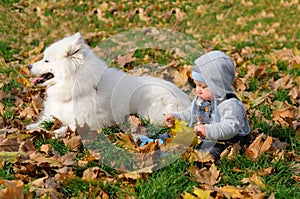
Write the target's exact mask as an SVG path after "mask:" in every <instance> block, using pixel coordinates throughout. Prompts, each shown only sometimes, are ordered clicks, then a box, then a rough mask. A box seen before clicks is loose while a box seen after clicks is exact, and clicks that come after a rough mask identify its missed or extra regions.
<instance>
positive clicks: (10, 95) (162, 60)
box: [0, 0, 300, 198]
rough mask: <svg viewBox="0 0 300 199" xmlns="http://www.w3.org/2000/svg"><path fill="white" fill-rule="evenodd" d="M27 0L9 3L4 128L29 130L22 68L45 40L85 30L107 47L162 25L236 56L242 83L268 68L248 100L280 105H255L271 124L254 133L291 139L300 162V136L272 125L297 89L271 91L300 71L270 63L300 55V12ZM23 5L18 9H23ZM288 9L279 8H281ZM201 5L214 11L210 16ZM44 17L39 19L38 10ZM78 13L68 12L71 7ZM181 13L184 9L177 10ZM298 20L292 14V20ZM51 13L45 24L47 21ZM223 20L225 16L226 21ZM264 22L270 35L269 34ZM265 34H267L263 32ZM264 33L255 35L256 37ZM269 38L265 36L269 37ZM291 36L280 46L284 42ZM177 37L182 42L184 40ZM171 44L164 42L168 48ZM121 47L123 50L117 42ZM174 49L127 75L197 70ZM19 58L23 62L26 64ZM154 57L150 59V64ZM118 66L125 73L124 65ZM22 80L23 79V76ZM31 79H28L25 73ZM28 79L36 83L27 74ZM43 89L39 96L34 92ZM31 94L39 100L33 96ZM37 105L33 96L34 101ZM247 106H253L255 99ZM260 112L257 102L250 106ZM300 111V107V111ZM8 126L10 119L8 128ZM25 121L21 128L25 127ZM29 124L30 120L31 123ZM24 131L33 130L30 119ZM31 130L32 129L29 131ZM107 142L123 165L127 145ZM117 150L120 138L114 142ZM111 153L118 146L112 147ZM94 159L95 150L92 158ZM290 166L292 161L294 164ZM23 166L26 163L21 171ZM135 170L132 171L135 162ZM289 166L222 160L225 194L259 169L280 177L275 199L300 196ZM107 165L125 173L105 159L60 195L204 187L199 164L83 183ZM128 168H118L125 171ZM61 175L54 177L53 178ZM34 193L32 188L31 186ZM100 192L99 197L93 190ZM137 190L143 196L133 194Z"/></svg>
mask: <svg viewBox="0 0 300 199" xmlns="http://www.w3.org/2000/svg"><path fill="white" fill-rule="evenodd" d="M24 2H26V1H17V0H1V3H0V11H1V13H2V15H1V16H0V26H1V30H0V36H1V37H0V57H3V58H4V61H5V63H3V64H2V63H1V65H0V75H1V83H0V85H1V90H2V91H3V92H4V94H5V95H4V97H3V98H2V99H1V103H2V105H3V106H4V110H3V114H2V115H1V117H2V118H0V119H4V122H3V123H0V125H1V128H18V129H19V128H22V127H20V126H18V125H17V126H14V125H12V124H14V123H17V122H16V121H18V120H19V116H18V114H19V110H18V107H16V105H15V102H16V95H17V97H21V98H22V99H23V100H24V103H23V104H22V107H24V106H26V105H28V103H29V101H28V96H25V94H24V92H25V91H26V89H25V86H24V85H22V84H21V83H19V81H17V80H16V79H17V78H18V77H19V73H20V72H21V71H20V66H26V65H28V64H30V63H31V62H34V61H36V59H37V58H36V57H35V56H38V55H39V53H38V54H36V53H35V51H34V49H35V47H37V46H38V45H39V44H40V42H44V43H45V46H48V45H49V44H51V43H52V42H54V41H56V40H58V39H60V38H62V37H64V36H66V35H70V34H72V33H75V32H77V31H79V32H81V34H82V35H83V36H84V38H85V39H86V41H87V43H88V44H89V45H91V46H92V47H96V46H98V45H99V44H100V43H101V42H102V41H105V40H106V39H107V38H110V37H111V36H113V35H114V34H117V33H120V32H123V31H126V30H130V29H135V28H141V27H162V28H170V29H173V30H176V31H179V32H182V33H185V34H187V35H188V36H189V37H191V38H193V39H195V40H196V41H197V42H198V43H199V44H200V45H201V46H203V48H205V49H206V50H211V49H219V50H224V51H225V52H228V54H231V55H234V54H235V53H239V54H240V55H241V56H242V58H243V61H242V63H241V64H240V65H238V66H237V70H238V72H239V75H238V77H245V76H246V74H247V73H248V71H247V66H248V64H253V65H255V67H261V66H264V65H265V66H266V67H267V68H266V74H265V75H262V76H260V77H250V80H249V84H248V85H247V86H248V89H247V90H246V92H252V93H254V92H256V91H257V90H258V91H259V92H258V95H259V96H261V95H262V94H264V93H265V94H266V93H269V94H271V95H272V96H274V97H272V98H271V99H270V100H271V102H268V104H267V103H264V104H261V105H259V106H257V107H251V106H250V110H249V112H251V113H253V112H254V111H255V109H257V110H259V111H261V112H262V113H263V114H264V117H265V119H266V120H267V121H264V119H262V118H257V117H256V116H254V115H249V121H250V123H251V127H252V129H259V130H260V132H263V133H265V134H267V135H272V136H274V137H277V138H279V139H280V140H281V141H284V142H287V143H288V144H289V146H288V147H286V149H285V150H286V151H295V153H297V154H299V151H300V144H299V140H297V139H296V138H295V134H296V132H295V130H294V129H292V128H291V127H287V126H279V125H275V124H274V123H272V106H271V104H269V103H273V102H274V101H281V102H287V103H290V104H291V101H290V99H289V96H288V93H289V89H283V88H281V89H279V90H277V91H272V90H271V89H270V88H269V87H268V86H267V83H268V81H270V80H271V78H274V80H277V79H279V78H281V77H282V75H283V74H290V75H291V76H293V77H294V78H295V77H297V76H299V75H300V72H299V64H298V65H297V64H293V65H292V64H291V63H290V61H291V60H288V61H286V60H281V59H278V60H276V61H275V62H274V60H273V59H272V60H271V59H270V53H271V52H272V51H273V50H275V49H278V50H281V49H283V48H284V47H286V48H289V49H293V48H294V47H297V48H298V49H299V48H300V40H299V38H300V32H299V30H298V29H299V28H298V24H299V22H298V18H299V16H298V15H299V10H298V6H299V5H292V6H290V7H289V6H284V5H281V4H279V2H271V1H253V5H242V3H241V2H240V1H237V0H233V1H210V0H204V1H202V2H201V4H200V3H199V2H197V1H195V2H193V1H175V0H174V1H154V0H151V1H144V2H143V3H142V4H141V3H139V2H140V1H123V0H122V1H117V0H112V1H108V2H107V3H108V8H107V9H103V10H102V14H103V15H102V17H103V18H101V17H99V14H100V13H99V11H95V10H96V9H98V8H100V7H101V5H102V4H103V1H89V2H88V3H86V2H83V3H82V2H81V3H74V2H72V1H65V0H62V1H59V2H57V3H56V4H55V5H54V4H49V3H45V4H43V5H42V4H41V2H40V1H36V0H33V1H30V4H29V5H26V4H25V3H24ZM15 3H17V4H16V5H17V6H13V4H15ZM277 3H278V5H275V4H277ZM201 6H205V7H203V8H201ZM37 8H38V9H40V10H39V12H38V10H37ZM67 8H68V9H67ZM174 8H176V10H175V9H174ZM138 9H142V10H143V11H144V12H146V13H145V16H147V17H149V18H150V20H149V21H147V20H146V21H145V20H142V18H141V17H140V14H141V13H140V12H141V11H139V10H138ZM263 11H265V12H266V14H270V13H273V14H274V17H272V16H271V17H270V16H263V15H262V14H261V13H262V12H263ZM182 13H183V14H185V16H184V17H183V19H179V18H177V17H178V16H180V14H182ZM287 13H288V14H287ZM39 15H42V16H39ZM222 15H223V18H222V17H220V16H222ZM240 19H243V20H245V22H243V23H241V24H238V23H237V22H238V20H240ZM274 23H279V26H278V27H275V28H273V29H274V31H275V33H270V34H267V35H263V34H261V33H262V32H263V31H268V30H270V29H272V25H273V24H274ZM259 24H261V27H259ZM257 27H259V28H257ZM254 30H256V31H258V34H257V35H255V34H253V33H252V31H254ZM260 31H261V32H260ZM93 33H101V34H99V35H97V36H91V35H93ZM240 35H242V36H240ZM282 37H285V38H286V39H283V40H280V39H278V38H282ZM126 39H127V40H128V41H133V40H134V35H128V37H127V38H126ZM177 39H178V38H175V40H174V41H173V42H178V40H177ZM161 41H162V42H163V39H162V40H161ZM143 42H144V41H137V43H136V45H137V46H143ZM113 46H115V44H113ZM246 47H250V48H251V49H252V50H253V52H254V53H253V54H251V55H248V54H243V55H242V54H241V52H242V51H243V50H244V49H245V48H246ZM171 50H172V49H163V50H161V49H138V50H135V51H134V52H133V57H135V58H136V61H135V62H132V63H127V64H126V65H125V67H124V69H125V70H130V69H132V68H135V67H139V66H146V65H147V64H149V63H158V64H162V65H166V64H169V63H170V62H171V61H173V60H175V61H176V66H175V68H176V69H178V68H180V67H181V66H183V65H184V64H191V63H187V61H186V60H184V57H183V58H181V59H177V58H176V59H175V58H174V56H173V54H172V53H171ZM24 53H25V54H29V57H28V58H27V57H23V59H21V60H19V59H20V58H17V57H22V56H23V54H24ZM16 55H18V56H16ZM146 55H147V56H148V60H147V61H146V60H145V59H144V58H145V56H146ZM111 59H112V65H111V66H117V64H116V62H114V61H115V60H116V57H112V58H111ZM272 64H275V65H276V66H277V67H278V70H279V71H278V72H274V71H272V70H271V67H270V66H271V65H272ZM117 67H118V66H117ZM21 73H22V72H21ZM21 75H24V74H21ZM25 76H26V75H25ZM33 90H34V89H33ZM28 95H29V96H30V95H31V93H30V94H28ZM29 98H30V97H29ZM244 103H248V101H245V102H244ZM250 105H251V104H250ZM297 105H299V104H296V106H297ZM0 121H1V120H0ZM19 122H20V121H19ZM21 122H22V121H21ZM24 123H27V122H26V121H25V120H24ZM52 125H53V122H51V121H46V122H45V123H44V124H43V125H42V127H43V128H45V129H48V130H49V129H51V127H52ZM143 126H145V127H146V128H147V132H146V133H147V135H149V136H152V137H156V136H157V134H159V133H164V132H166V131H167V130H168V129H167V128H163V127H161V126H157V125H153V124H151V123H149V122H148V121H147V120H144V121H143ZM22 130H24V129H22ZM120 131H122V129H121V128H120V127H118V126H115V127H107V128H104V129H103V130H102V132H103V133H104V134H105V135H106V136H108V137H113V135H114V134H115V133H117V132H120ZM101 141H103V140H102V138H99V140H95V143H94V145H93V147H94V148H96V149H100V150H102V152H103V153H104V156H107V157H106V158H111V157H113V158H115V159H116V162H118V161H122V158H124V157H122V156H123V153H121V152H120V150H121V148H120V147H121V146H119V147H117V146H116V147H114V148H112V147H110V148H109V149H110V150H107V149H105V148H103V147H106V146H108V145H103V142H101ZM111 141H112V142H113V141H115V140H113V139H112V140H111ZM34 144H35V146H36V148H37V149H39V147H40V146H41V145H43V144H51V146H52V147H53V148H54V150H56V151H57V152H58V153H59V154H61V155H63V154H66V153H67V152H69V151H70V150H69V149H68V147H66V146H65V145H64V143H63V142H62V141H60V140H53V139H46V138H36V139H35V140H34ZM109 146H111V145H109ZM86 151H87V150H86ZM86 151H79V152H78V154H77V160H80V159H81V158H83V157H84V156H85V155H86V154H87V152H86ZM287 158H288V157H287ZM3 164H4V166H3V167H1V169H0V179H8V180H12V179H16V177H15V174H14V170H13V167H14V165H13V164H11V163H8V162H4V163H3ZM16 164H17V163H16ZM128 164H130V163H128ZM291 164H292V162H289V159H287V160H279V161H272V160H271V158H270V156H269V155H266V156H262V157H260V158H259V159H258V160H257V161H253V160H250V159H247V158H245V157H244V155H243V153H242V154H241V155H237V157H235V158H234V159H233V160H227V159H224V160H221V161H219V162H218V164H217V167H218V169H220V170H221V173H222V178H221V181H220V182H219V184H218V186H222V185H234V186H242V185H243V184H242V183H241V180H242V179H243V178H247V177H249V173H250V172H251V171H258V170H260V169H264V168H268V167H270V166H272V167H273V168H274V171H273V173H272V174H270V175H268V176H263V180H264V182H265V183H266V185H267V187H266V189H265V190H263V191H266V192H267V195H268V196H269V195H270V194H271V193H272V192H273V193H275V196H276V198H300V196H299V193H300V190H299V183H297V182H295V180H294V179H293V178H291V176H292V175H293V174H294V173H292V171H291ZM94 166H99V167H100V168H102V169H103V170H105V171H106V172H108V173H109V175H111V176H113V177H115V179H116V176H117V175H118V174H119V172H118V171H116V170H115V169H113V168H111V167H109V165H105V164H102V162H101V161H89V162H88V165H87V166H86V167H79V166H76V167H74V168H73V169H74V173H75V174H76V176H77V177H76V178H70V179H68V180H66V181H64V182H63V183H62V184H61V185H62V186H61V188H60V189H58V191H59V192H60V193H62V194H63V195H64V197H66V198H71V197H74V198H76V197H77V198H95V197H96V195H97V193H98V192H99V190H97V189H98V188H102V189H103V190H105V191H106V192H107V193H108V194H109V195H110V196H111V197H112V198H125V196H126V195H128V194H129V195H130V194H132V192H135V193H133V194H132V195H133V196H136V197H137V198H179V195H180V193H183V192H184V191H189V192H192V190H193V186H195V185H198V184H197V183H195V182H194V181H192V180H191V178H189V175H188V174H187V169H188V168H189V166H190V163H187V162H185V161H183V160H180V159H179V160H177V161H175V162H174V163H172V164H170V165H169V166H167V167H165V168H163V169H161V170H158V171H155V172H153V173H152V174H150V175H147V178H146V179H145V180H142V179H139V180H138V181H135V182H131V183H130V182H128V181H122V180H116V182H113V183H110V182H106V179H102V178H101V179H97V180H96V181H93V182H88V181H84V180H82V179H81V177H82V174H83V171H84V170H85V169H87V168H90V167H94ZM117 166H118V165H117ZM233 168H238V169H241V170H242V172H235V171H234V170H233ZM52 174H53V173H51V175H52ZM25 189H26V190H25V192H26V191H27V192H28V191H29V185H27V184H26V185H25ZM92 190H94V191H92ZM133 190H134V191H133Z"/></svg>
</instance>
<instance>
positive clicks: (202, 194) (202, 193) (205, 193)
mask: <svg viewBox="0 0 300 199" xmlns="http://www.w3.org/2000/svg"><path fill="white" fill-rule="evenodd" d="M211 192H212V191H210V190H202V189H199V188H197V187H195V189H194V194H195V195H197V197H198V198H200V199H209V197H210V193H211Z"/></svg>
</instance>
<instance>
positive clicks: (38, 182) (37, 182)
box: [31, 170, 49, 188]
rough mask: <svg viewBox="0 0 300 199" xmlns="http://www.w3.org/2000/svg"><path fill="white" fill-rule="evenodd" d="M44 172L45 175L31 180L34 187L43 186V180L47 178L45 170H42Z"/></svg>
mask: <svg viewBox="0 0 300 199" xmlns="http://www.w3.org/2000/svg"><path fill="white" fill-rule="evenodd" d="M42 172H43V173H44V174H45V177H42V178H38V179H36V180H34V181H32V182H31V184H32V185H33V186H35V187H40V188H45V180H46V179H48V178H49V175H48V173H47V172H46V171H44V170H43V171H42Z"/></svg>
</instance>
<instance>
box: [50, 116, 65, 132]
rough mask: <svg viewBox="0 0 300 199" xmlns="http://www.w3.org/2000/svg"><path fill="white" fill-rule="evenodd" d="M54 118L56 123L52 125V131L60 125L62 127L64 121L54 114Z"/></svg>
mask: <svg viewBox="0 0 300 199" xmlns="http://www.w3.org/2000/svg"><path fill="white" fill-rule="evenodd" d="M52 118H53V119H54V124H53V126H52V127H51V131H54V130H56V129H59V128H60V127H62V122H61V121H60V120H59V119H58V118H56V117H54V116H52Z"/></svg>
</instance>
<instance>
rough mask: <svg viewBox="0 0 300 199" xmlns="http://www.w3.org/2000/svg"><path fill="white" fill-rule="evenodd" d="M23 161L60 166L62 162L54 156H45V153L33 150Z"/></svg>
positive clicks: (38, 164)
mask: <svg viewBox="0 0 300 199" xmlns="http://www.w3.org/2000/svg"><path fill="white" fill-rule="evenodd" d="M23 163H31V164H33V165H37V166H40V165H41V164H48V165H49V166H50V167H62V164H61V163H60V162H59V161H58V160H56V159H55V157H47V156H45V154H41V153H39V152H34V153H32V154H30V155H29V160H25V161H23Z"/></svg>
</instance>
